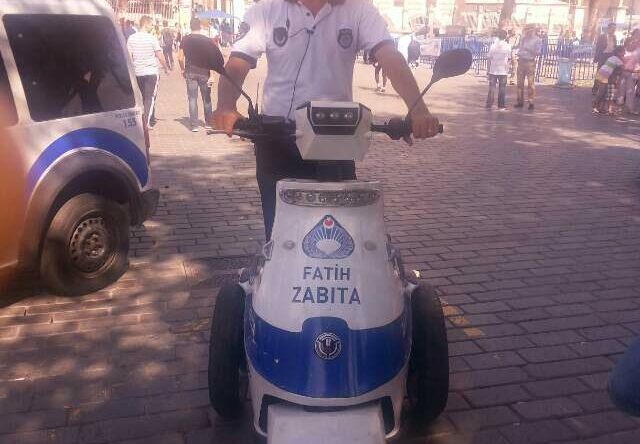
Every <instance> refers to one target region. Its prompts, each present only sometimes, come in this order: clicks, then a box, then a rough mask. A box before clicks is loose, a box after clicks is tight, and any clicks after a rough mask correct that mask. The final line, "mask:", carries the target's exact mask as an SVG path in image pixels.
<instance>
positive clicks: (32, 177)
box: [27, 128, 149, 194]
mask: <svg viewBox="0 0 640 444" xmlns="http://www.w3.org/2000/svg"><path fill="white" fill-rule="evenodd" d="M78 148H98V149H101V150H104V151H107V152H109V153H111V154H113V155H115V156H118V157H119V158H120V159H122V160H123V161H124V162H125V163H126V164H127V165H129V167H130V168H131V169H132V170H133V172H134V173H135V175H136V176H137V177H138V180H139V181H140V184H141V185H142V186H143V187H144V186H145V185H146V184H147V181H148V180H149V168H148V166H147V159H146V158H145V156H144V154H143V153H142V151H141V150H140V148H139V147H138V146H137V145H136V144H135V143H133V142H132V141H131V140H129V139H128V138H126V137H125V136H123V135H122V134H118V133H116V132H115V131H111V130H107V129H104V128H83V129H79V130H76V131H72V132H70V133H67V134H65V135H64V136H62V137H60V138H58V139H57V140H55V141H54V142H53V143H52V144H51V145H49V146H48V147H47V148H46V149H45V150H44V151H43V152H42V153H41V154H40V156H38V159H37V160H36V161H35V163H34V164H33V166H32V167H31V169H30V170H29V174H28V175H27V188H28V191H29V194H31V192H32V191H33V189H34V188H35V186H36V184H37V183H38V180H40V177H42V175H43V174H44V172H45V171H46V170H47V168H49V167H50V166H51V165H52V164H53V163H54V162H55V161H56V160H57V159H58V158H59V157H60V156H62V155H63V154H65V153H67V152H69V151H72V150H75V149H78Z"/></svg>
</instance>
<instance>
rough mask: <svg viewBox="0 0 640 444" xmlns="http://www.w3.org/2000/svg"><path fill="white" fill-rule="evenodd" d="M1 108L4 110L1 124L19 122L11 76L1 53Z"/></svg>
mask: <svg viewBox="0 0 640 444" xmlns="http://www.w3.org/2000/svg"><path fill="white" fill-rule="evenodd" d="M0 108H2V109H3V110H4V112H3V115H2V116H0V126H6V125H14V124H16V123H18V113H17V111H16V103H15V102H14V100H13V94H12V93H11V87H10V86H9V76H8V75H7V68H5V66H4V60H2V55H0Z"/></svg>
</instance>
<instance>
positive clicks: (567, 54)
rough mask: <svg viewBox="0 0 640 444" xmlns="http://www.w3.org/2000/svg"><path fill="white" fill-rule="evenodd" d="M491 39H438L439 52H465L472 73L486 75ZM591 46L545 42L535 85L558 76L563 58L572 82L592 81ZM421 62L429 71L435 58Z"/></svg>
mask: <svg viewBox="0 0 640 444" xmlns="http://www.w3.org/2000/svg"><path fill="white" fill-rule="evenodd" d="M491 43H492V39H490V38H486V37H475V36H467V37H440V52H441V53H442V52H446V51H449V50H451V49H455V48H467V49H469V50H470V51H471V54H472V55H473V65H472V69H474V70H475V73H476V74H480V71H486V70H487V67H488V61H487V54H488V53H489V47H490V46H491ZM593 50H594V48H593V45H573V44H570V43H564V42H563V41H553V42H545V43H544V44H543V46H542V51H541V54H540V56H539V57H538V64H537V68H536V81H540V79H541V78H548V79H557V78H558V75H559V72H558V66H559V59H561V58H565V59H569V60H570V61H571V65H572V70H571V81H572V82H574V81H580V80H592V79H593V78H594V76H595V73H596V71H597V65H596V64H594V63H593ZM421 59H422V62H423V63H425V64H426V65H427V66H430V67H432V66H433V63H434V62H435V59H436V57H434V56H423V57H422V58H421Z"/></svg>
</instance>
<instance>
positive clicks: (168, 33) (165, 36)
mask: <svg viewBox="0 0 640 444" xmlns="http://www.w3.org/2000/svg"><path fill="white" fill-rule="evenodd" d="M163 26H164V27H163V28H162V34H161V42H162V53H163V54H164V61H165V62H166V64H167V67H168V68H169V70H170V71H173V65H174V61H173V40H174V38H175V36H174V33H173V29H171V28H169V23H168V22H167V21H166V20H165V21H164V23H163Z"/></svg>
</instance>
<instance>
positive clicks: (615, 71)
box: [593, 46, 625, 114]
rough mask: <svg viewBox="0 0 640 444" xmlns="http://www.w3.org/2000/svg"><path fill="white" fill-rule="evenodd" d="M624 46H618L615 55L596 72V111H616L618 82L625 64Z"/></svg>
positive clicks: (594, 110)
mask: <svg viewBox="0 0 640 444" xmlns="http://www.w3.org/2000/svg"><path fill="white" fill-rule="evenodd" d="M624 53H625V49H624V46H616V48H615V49H614V50H613V55H611V57H609V58H608V59H607V60H606V61H605V63H604V64H603V65H602V66H601V67H600V69H598V72H597V73H596V85H597V89H596V96H595V98H594V99H593V112H594V113H608V114H613V113H614V106H615V102H616V101H615V88H616V82H617V81H618V78H619V77H620V75H619V74H620V71H621V68H622V66H623V61H622V59H623V57H624Z"/></svg>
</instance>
